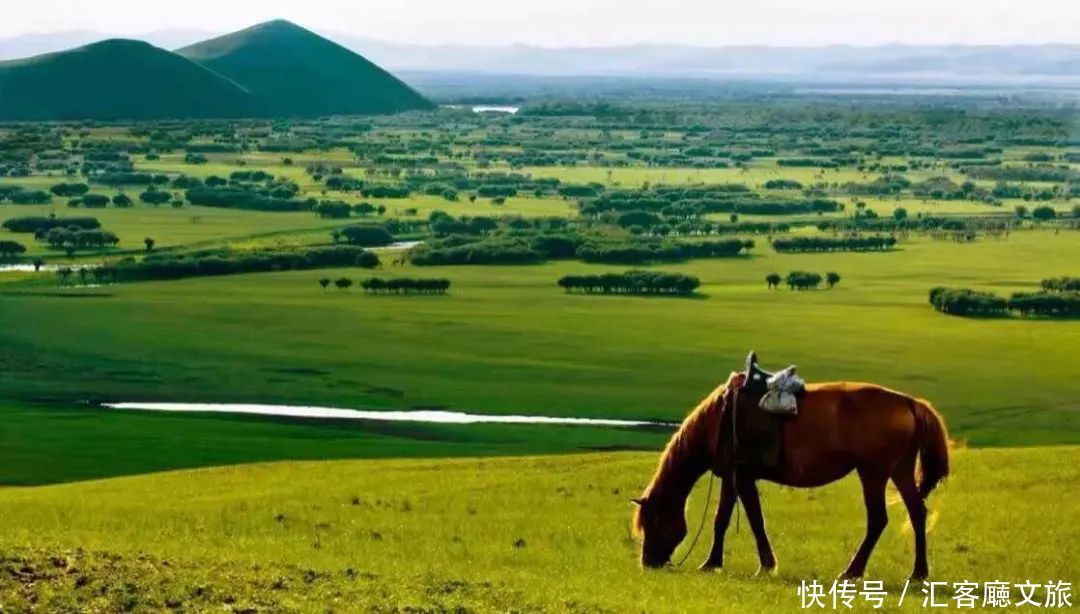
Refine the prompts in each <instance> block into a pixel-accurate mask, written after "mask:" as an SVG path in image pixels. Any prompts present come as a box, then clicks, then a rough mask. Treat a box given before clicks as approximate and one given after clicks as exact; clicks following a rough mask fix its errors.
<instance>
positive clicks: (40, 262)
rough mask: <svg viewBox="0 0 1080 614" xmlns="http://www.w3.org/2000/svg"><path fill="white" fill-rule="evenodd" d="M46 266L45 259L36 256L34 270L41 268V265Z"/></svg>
mask: <svg viewBox="0 0 1080 614" xmlns="http://www.w3.org/2000/svg"><path fill="white" fill-rule="evenodd" d="M43 266H45V261H44V260H42V259H41V258H34V272H35V273H36V272H38V271H40V270H41V267H43Z"/></svg>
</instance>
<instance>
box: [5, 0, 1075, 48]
mask: <svg viewBox="0 0 1080 614" xmlns="http://www.w3.org/2000/svg"><path fill="white" fill-rule="evenodd" d="M200 7H201V9H205V10H201V9H200ZM180 9H182V10H180ZM417 11H422V12H423V13H424V14H425V19H424V22H423V23H417V22H416V20H415V17H414V16H415V15H416V14H417ZM686 14H694V15H695V19H694V20H693V22H692V23H688V22H687V20H685V19H682V18H681V16H682V15H686ZM192 15H199V18H198V19H195V18H193V17H192ZM778 15H779V16H780V17H778ZM926 15H933V19H932V20H928V19H927V18H926ZM275 19H283V20H287V21H290V22H293V23H295V24H298V25H300V26H302V27H304V28H307V29H309V30H312V31H314V32H317V33H320V34H324V35H330V36H334V35H343V36H350V37H356V38H361V39H368V40H372V41H378V42H384V43H392V44H406V45H422V46H442V45H463V46H471V47H502V46H524V47H535V48H605V47H625V46H688V47H778V48H784V47H788V48H808V47H809V48H816V47H833V46H842V47H855V48H861V47H882V46H912V47H919V46H965V47H966V46H995V47H996V46H1014V45H1031V46H1044V45H1076V44H1080V35H1078V34H1077V32H1076V29H1075V28H1072V27H1070V24H1075V23H1077V22H1078V21H1080V5H1078V4H1077V3H1074V2H1070V1H1069V0H1033V1H1032V2H1029V3H1027V4H1026V5H1025V7H1024V10H1023V11H1018V10H1017V9H1016V8H1015V5H1013V4H1012V3H1009V2H1002V1H994V2H975V1H973V0H964V1H961V2H953V3H949V4H948V5H947V6H944V7H943V6H938V4H937V3H935V2H933V1H932V0H915V1H913V2H910V3H907V4H905V5H904V6H902V7H888V8H886V9H882V8H880V7H878V8H874V9H867V8H865V7H863V6H862V5H861V3H858V2H856V1H855V0H828V1H827V2H824V3H815V5H814V7H813V10H810V8H809V7H806V6H801V5H796V4H794V3H791V2H788V1H787V0H762V1H761V2H758V3H755V4H754V5H753V6H744V7H717V6H712V5H710V4H709V3H706V2H705V1H704V0H676V1H675V2H669V3H665V4H664V5H663V6H661V3H660V2H659V0H643V1H640V2H635V3H633V4H619V3H617V2H614V1H613V0H579V1H571V0H547V1H545V2H542V3H541V2H530V1H526V2H524V3H522V2H519V3H514V5H513V6H507V5H505V4H502V3H499V2H496V1H495V0H466V1H465V2H464V4H461V3H457V4H455V5H454V6H444V5H442V4H441V3H435V2H432V1H431V0H418V1H415V2H412V3H408V4H404V5H400V6H395V7H389V9H388V10H383V11H380V12H379V13H378V14H369V13H364V12H363V11H362V10H360V9H358V8H355V7H352V6H338V3H336V2H332V1H329V0H313V1H312V2H309V3H306V4H305V6H304V7H302V8H297V7H296V6H295V5H294V4H292V3H285V2H282V1H279V0H272V1H269V2H259V3H252V2H238V3H229V4H228V5H225V6H221V5H220V4H211V3H210V2H208V1H206V0H193V2H189V3H186V4H185V5H184V7H166V10H161V9H160V8H159V7H154V9H153V10H149V9H148V8H142V7H140V5H138V4H137V3H135V2H133V1H132V0H105V1H103V2H99V3H94V4H93V6H87V5H83V4H82V3H79V2H74V1H72V0H53V1H45V2H41V3H37V4H35V5H31V6H20V7H18V8H17V9H14V10H12V11H9V14H8V15H6V19H5V22H4V24H2V25H0V39H11V38H18V37H36V36H45V37H48V36H55V35H62V34H74V33H86V34H93V35H98V34H100V35H102V36H104V37H108V38H135V39H138V38H139V37H140V36H145V35H147V34H154V33H157V32H183V31H190V32H191V33H194V32H199V33H205V34H206V35H208V36H215V35H220V34H225V33H228V32H233V31H236V30H241V29H244V28H246V27H250V26H252V25H255V24H258V23H264V22H267V21H273V20H275ZM958 24H960V25H963V26H964V27H957V25H958Z"/></svg>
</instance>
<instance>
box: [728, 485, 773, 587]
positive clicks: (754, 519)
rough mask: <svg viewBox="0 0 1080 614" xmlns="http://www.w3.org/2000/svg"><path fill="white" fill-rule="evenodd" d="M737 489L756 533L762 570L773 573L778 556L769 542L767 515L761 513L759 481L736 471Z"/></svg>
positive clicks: (747, 518)
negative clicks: (766, 528) (766, 527)
mask: <svg viewBox="0 0 1080 614" xmlns="http://www.w3.org/2000/svg"><path fill="white" fill-rule="evenodd" d="M735 490H736V491H737V492H738V494H739V499H740V500H742V504H743V509H744V510H746V522H747V523H749V524H750V530H751V531H752V532H753V533H754V541H755V542H756V543H757V551H758V560H759V561H760V562H761V571H762V572H766V573H772V572H773V571H775V570H776V556H775V555H774V554H773V550H772V544H770V543H769V535H768V534H767V533H766V532H765V517H764V516H763V515H762V514H761V499H760V497H759V495H758V489H757V483H756V482H755V481H754V478H753V477H751V476H748V475H743V474H740V473H738V472H736V474H735Z"/></svg>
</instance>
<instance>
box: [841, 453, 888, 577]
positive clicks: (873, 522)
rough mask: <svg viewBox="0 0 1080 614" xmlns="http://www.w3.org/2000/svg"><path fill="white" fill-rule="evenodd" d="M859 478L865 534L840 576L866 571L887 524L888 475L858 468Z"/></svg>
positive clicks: (852, 575)
mask: <svg viewBox="0 0 1080 614" xmlns="http://www.w3.org/2000/svg"><path fill="white" fill-rule="evenodd" d="M859 479H860V480H861V481H862V489H863V503H864V504H865V505H866V535H865V536H864V537H863V541H862V544H860V545H859V549H858V550H857V551H856V552H855V556H854V557H852V558H851V562H850V563H848V566H847V569H845V570H844V573H843V574H841V577H842V578H861V577H862V576H863V573H865V572H866V563H867V561H869V560H870V553H871V552H873V551H874V546H875V545H876V544H877V541H878V538H879V537H881V533H882V532H884V531H885V526H886V525H887V524H889V513H888V510H887V509H886V507H885V483H886V481H887V480H888V476H887V475H886V474H885V472H884V471H881V470H879V469H876V468H871V469H862V468H860V469H859Z"/></svg>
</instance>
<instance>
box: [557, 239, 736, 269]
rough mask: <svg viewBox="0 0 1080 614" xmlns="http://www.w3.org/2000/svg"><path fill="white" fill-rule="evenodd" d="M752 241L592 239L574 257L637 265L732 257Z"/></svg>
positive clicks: (581, 246)
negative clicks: (665, 261)
mask: <svg viewBox="0 0 1080 614" xmlns="http://www.w3.org/2000/svg"><path fill="white" fill-rule="evenodd" d="M753 247H754V242H753V241H750V240H744V239H718V240H712V241H696V242H676V241H668V240H656V239H649V238H630V239H628V240H615V239H592V240H588V241H585V242H584V243H582V244H581V245H580V246H579V247H578V249H577V250H576V254H575V255H576V256H577V257H578V258H581V259H582V260H585V261H586V262H603V263H610V264H639V263H644V262H655V261H664V260H689V259H693V258H732V257H736V256H740V255H742V254H743V252H744V251H749V250H751V249H753Z"/></svg>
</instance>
